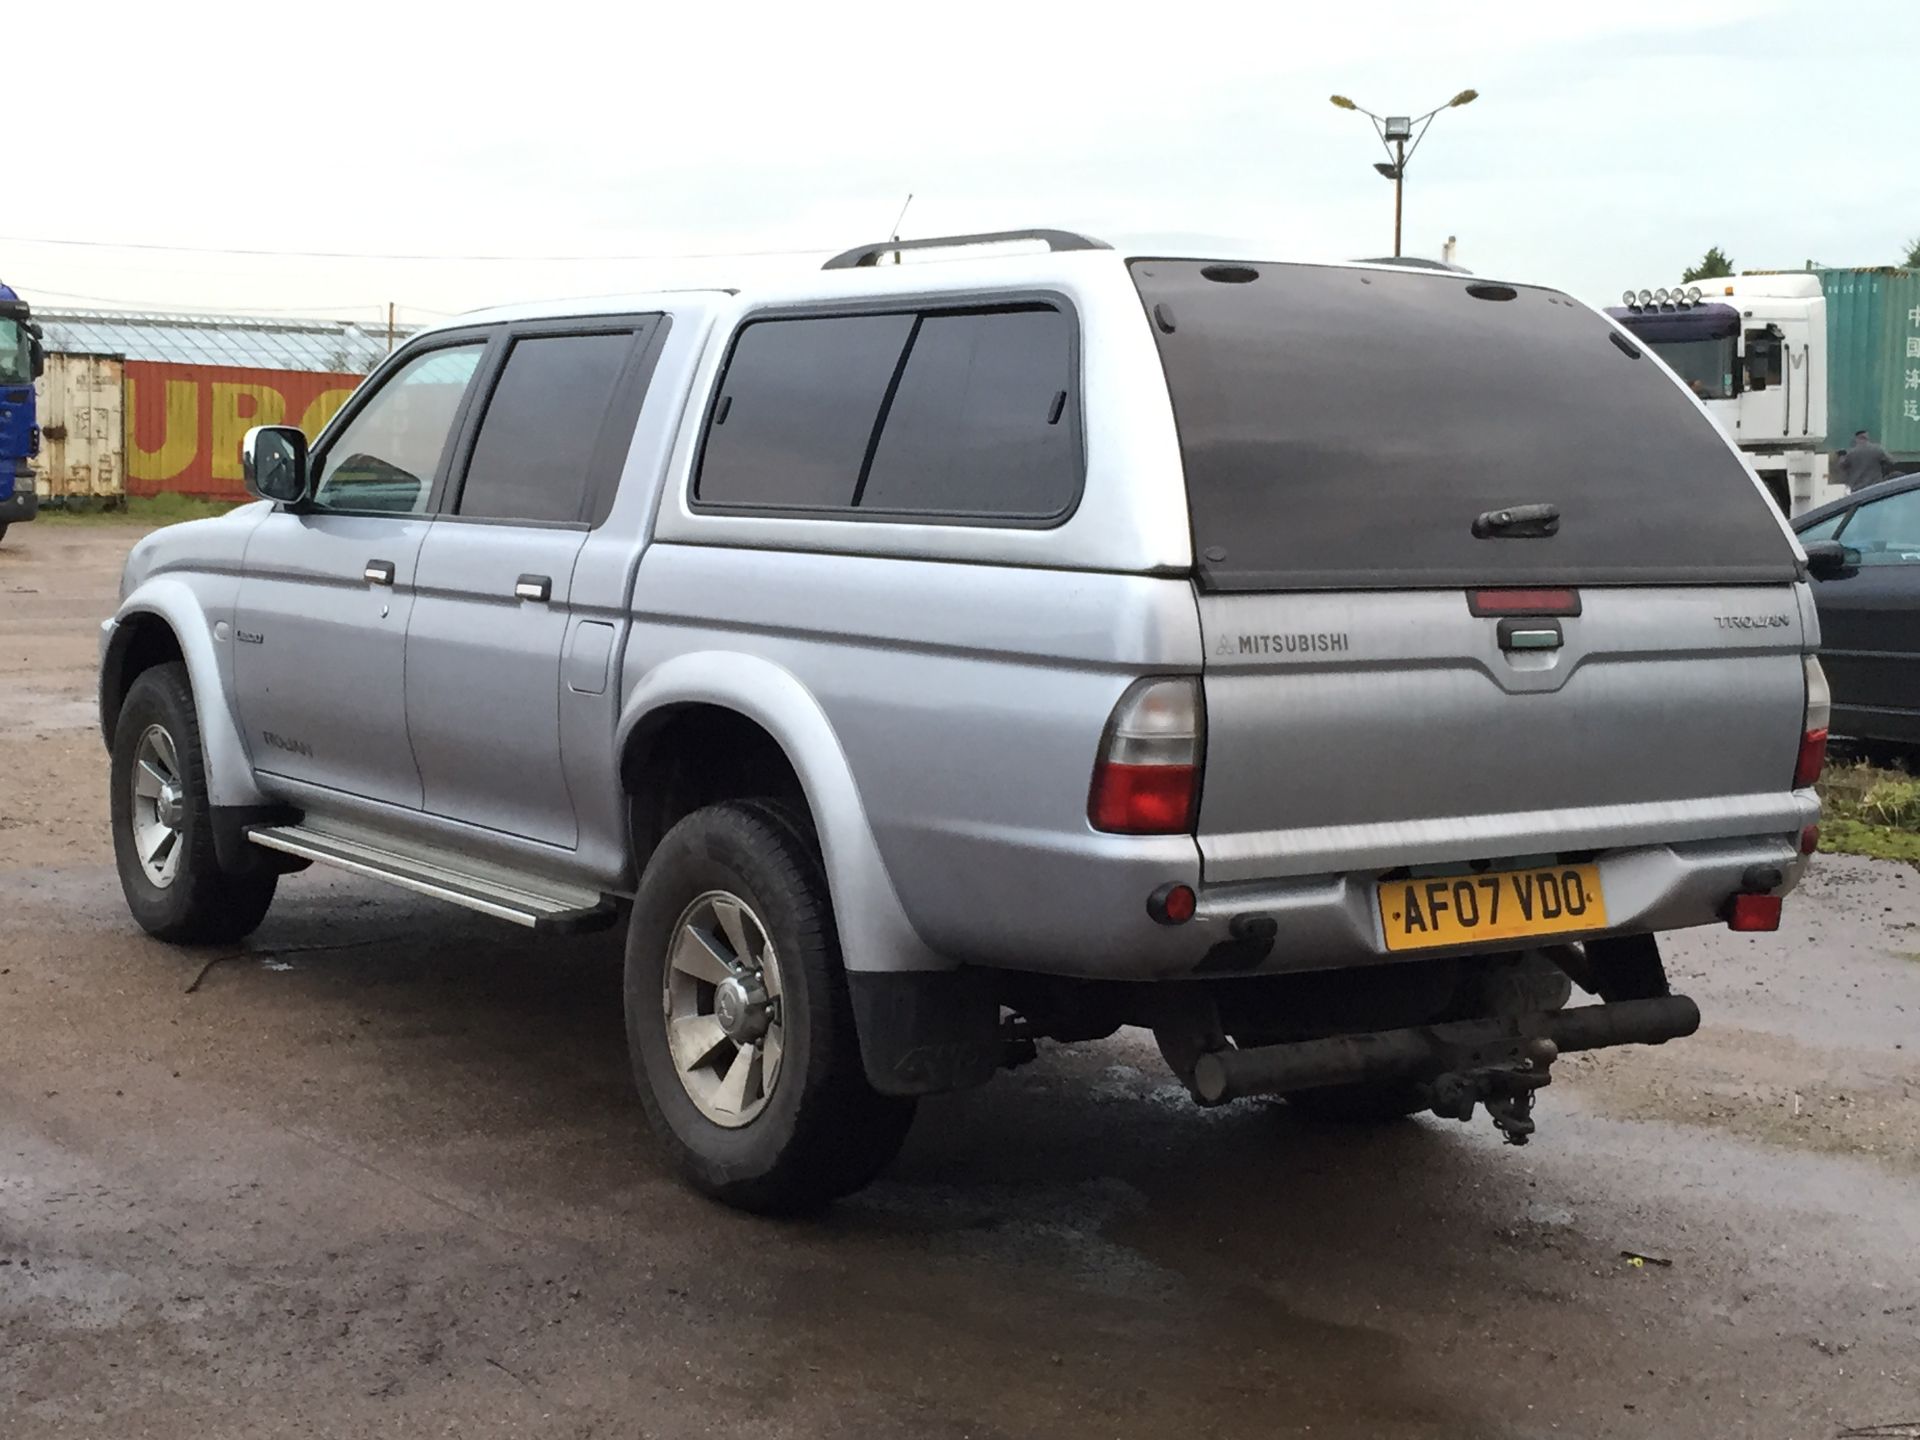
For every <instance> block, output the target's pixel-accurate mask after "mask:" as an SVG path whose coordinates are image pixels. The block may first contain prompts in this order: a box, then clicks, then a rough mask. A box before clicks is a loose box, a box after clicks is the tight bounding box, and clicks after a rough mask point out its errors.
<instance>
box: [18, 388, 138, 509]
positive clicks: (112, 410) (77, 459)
mask: <svg viewBox="0 0 1920 1440" xmlns="http://www.w3.org/2000/svg"><path fill="white" fill-rule="evenodd" d="M122 365H123V362H122V361H121V359H120V357H119V356H118V355H49V356H48V357H47V369H46V373H45V374H43V375H42V376H41V377H40V378H39V379H38V380H37V381H35V382H34V389H35V390H36V391H37V392H38V399H39V410H40V454H39V456H38V457H37V458H36V459H35V460H34V461H33V471H34V486H35V488H36V489H38V490H39V492H40V503H41V504H43V505H85V506H91V505H95V504H105V505H112V504H117V503H119V502H121V501H123V500H124V499H125V498H126V474H127V471H126V465H125V464H124V463H123V462H124V457H125V453H126V422H125V410H124V405H123V400H124V392H123V391H122V389H121V384H122V375H121V370H122Z"/></svg>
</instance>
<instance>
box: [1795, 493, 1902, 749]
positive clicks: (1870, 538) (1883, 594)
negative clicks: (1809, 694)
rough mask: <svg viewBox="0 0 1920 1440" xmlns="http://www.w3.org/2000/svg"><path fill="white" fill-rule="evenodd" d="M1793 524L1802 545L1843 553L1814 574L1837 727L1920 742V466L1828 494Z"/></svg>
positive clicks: (1899, 741)
mask: <svg viewBox="0 0 1920 1440" xmlns="http://www.w3.org/2000/svg"><path fill="white" fill-rule="evenodd" d="M1793 528H1794V530H1795V531H1796V532H1797V533H1798V534H1799V536H1800V541H1801V543H1802V544H1804V545H1809V546H1811V545H1816V544H1819V543H1820V542H1828V543H1832V544H1837V545H1839V546H1841V547H1843V548H1844V550H1845V551H1846V555H1845V557H1844V563H1843V564H1841V565H1839V566H1838V568H1837V569H1834V570H1833V571H1832V572H1831V573H1829V574H1828V575H1827V576H1826V578H1816V579H1815V580H1814V582H1813V595H1814V603H1815V604H1816V605H1817V606H1818V607H1819V610H1820V663H1821V665H1822V666H1823V667H1825V669H1826V672H1827V681H1828V683H1829V684H1830V685H1831V686H1832V687H1833V730H1834V733H1835V734H1838V735H1850V736H1853V737H1854V738H1856V739H1860V740H1877V741H1885V742H1891V743H1894V744H1898V745H1920V474H1915V475H1901V476H1896V477H1895V478H1894V479H1892V480H1883V481H1881V482H1880V483H1879V484H1878V485H1870V486H1868V487H1867V488H1865V489H1863V490H1856V491H1854V492H1853V494H1851V495H1849V496H1847V497H1846V498H1845V499H1842V500H1834V501H1830V502H1829V503H1827V504H1825V505H1822V506H1820V507H1819V508H1818V509H1814V510H1809V511H1808V512H1807V513H1806V514H1804V515H1802V516H1800V517H1799V518H1798V519H1796V520H1795V521H1794V522H1793Z"/></svg>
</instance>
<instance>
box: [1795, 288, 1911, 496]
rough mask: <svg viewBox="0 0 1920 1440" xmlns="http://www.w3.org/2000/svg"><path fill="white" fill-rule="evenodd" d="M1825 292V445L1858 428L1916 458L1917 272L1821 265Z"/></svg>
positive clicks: (1838, 443)
mask: <svg viewBox="0 0 1920 1440" xmlns="http://www.w3.org/2000/svg"><path fill="white" fill-rule="evenodd" d="M1817 273H1818V274H1819V276H1820V288H1821V289H1822V291H1824V292H1825V294H1826V297H1827V338H1828V361H1827V448H1828V449H1830V450H1836V451H1838V450H1844V449H1846V448H1847V446H1848V445H1850V444H1851V443H1852V442H1853V432H1854V431H1856V430H1865V431H1868V432H1869V433H1870V434H1872V436H1873V438H1874V439H1875V440H1878V441H1879V442H1880V443H1881V444H1882V445H1884V446H1886V448H1887V451H1888V453H1889V454H1891V455H1892V456H1893V457H1894V459H1896V460H1899V461H1907V462H1912V461H1920V270H1898V269H1893V268H1891V267H1886V268H1881V269H1874V270H1821V271H1819V272H1817Z"/></svg>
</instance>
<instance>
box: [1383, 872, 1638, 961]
mask: <svg viewBox="0 0 1920 1440" xmlns="http://www.w3.org/2000/svg"><path fill="white" fill-rule="evenodd" d="M1378 893H1379V898H1380V927H1381V929H1382V931H1383V932H1384V933H1385V935H1386V939H1387V949H1389V950H1429V949H1432V948H1434V947H1435V946H1440V945H1472V944H1475V943H1484V942H1487V941H1493V940H1515V939H1525V938H1527V937H1529V936H1533V935H1557V934H1560V933H1561V932H1562V931H1566V930H1598V929H1602V928H1604V927H1605V925H1606V923H1607V902H1606V898H1605V897H1604V896H1603V895H1602V894H1601V893H1600V867H1599V866H1598V865H1551V866H1547V867H1545V868H1542V869H1539V870H1490V871H1488V872H1486V873H1485V874H1483V875H1439V876H1434V877H1432V878H1430V879H1425V880H1382V881H1381V882H1380V883H1379V886H1378Z"/></svg>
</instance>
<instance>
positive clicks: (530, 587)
mask: <svg viewBox="0 0 1920 1440" xmlns="http://www.w3.org/2000/svg"><path fill="white" fill-rule="evenodd" d="M552 597H553V580H552V579H551V578H550V577H549V576H546V575H522V576H521V577H520V578H519V579H518V580H516V581H514V582H513V598H514V599H516V600H539V601H543V602H544V601H546V600H549V599H551V598H552Z"/></svg>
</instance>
